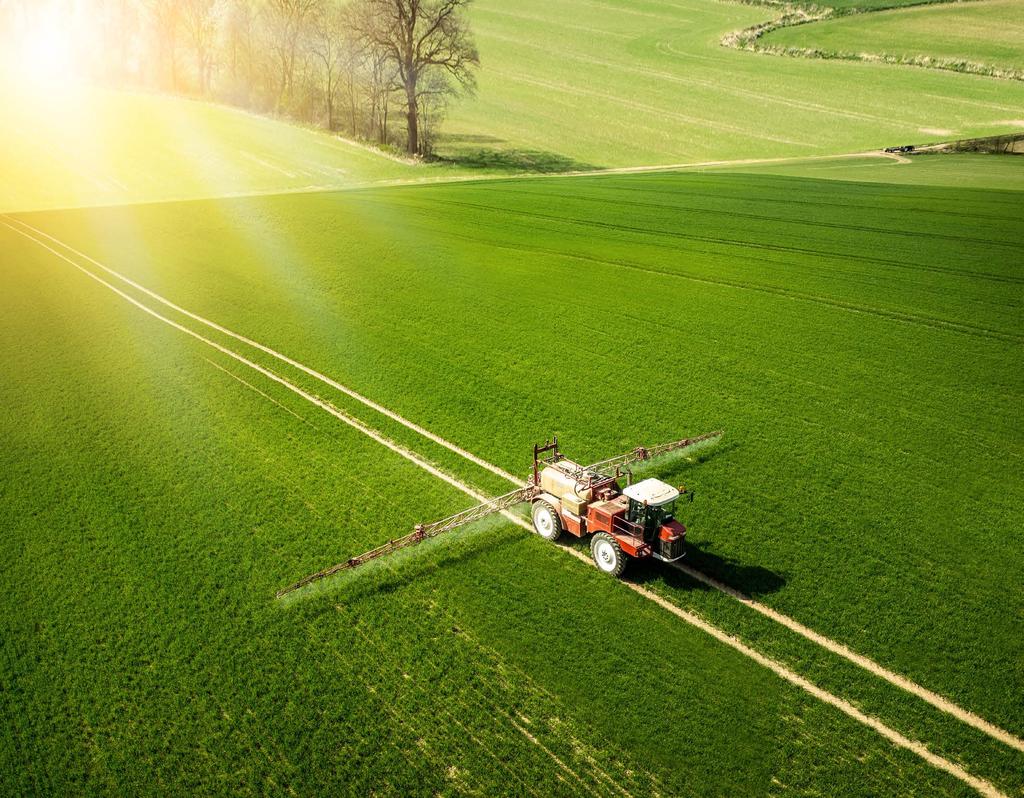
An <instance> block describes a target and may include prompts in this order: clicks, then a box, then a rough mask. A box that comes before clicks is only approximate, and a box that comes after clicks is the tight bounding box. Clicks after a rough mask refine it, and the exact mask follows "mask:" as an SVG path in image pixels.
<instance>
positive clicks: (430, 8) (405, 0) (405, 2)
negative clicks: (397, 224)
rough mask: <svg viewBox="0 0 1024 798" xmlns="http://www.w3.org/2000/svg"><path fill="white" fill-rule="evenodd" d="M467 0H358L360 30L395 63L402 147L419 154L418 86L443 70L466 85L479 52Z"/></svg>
mask: <svg viewBox="0 0 1024 798" xmlns="http://www.w3.org/2000/svg"><path fill="white" fill-rule="evenodd" d="M471 2H472V0H361V4H360V11H361V13H360V14H359V17H358V20H359V24H360V26H361V32H362V33H363V35H364V36H365V37H366V39H367V40H368V41H369V42H370V43H372V44H373V45H374V46H375V47H377V48H380V50H382V51H383V52H385V53H386V54H387V55H388V56H389V57H390V58H391V59H392V60H393V61H394V63H395V65H396V67H397V71H398V77H399V79H400V80H401V85H402V89H403V90H404V93H405V104H406V129H407V133H408V137H407V146H408V150H409V154H410V155H419V154H421V153H422V149H421V145H420V136H419V121H420V118H419V116H420V115H419V85H420V81H421V79H423V77H424V76H425V75H427V74H429V73H430V72H442V73H444V74H446V75H447V76H449V77H451V78H453V79H454V80H455V81H456V82H457V83H458V84H459V85H461V86H462V87H464V88H466V89H471V88H472V87H473V85H474V80H473V72H472V68H473V67H475V66H479V65H480V56H479V54H478V53H477V49H476V45H475V44H474V43H473V38H472V36H471V35H470V32H469V24H468V22H467V20H466V16H465V13H464V12H465V10H466V8H467V7H468V6H469V4H470V3H471Z"/></svg>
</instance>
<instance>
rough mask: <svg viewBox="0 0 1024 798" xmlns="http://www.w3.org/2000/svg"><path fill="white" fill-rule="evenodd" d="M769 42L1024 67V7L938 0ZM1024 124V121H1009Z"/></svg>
mask: <svg viewBox="0 0 1024 798" xmlns="http://www.w3.org/2000/svg"><path fill="white" fill-rule="evenodd" d="M763 41H764V43H765V44H770V45H779V46H783V47H805V48H811V49H815V50H821V51H825V52H831V53H851V54H859V53H874V54H878V55H883V54H884V55H891V56H900V57H908V58H933V59H937V60H941V61H947V62H960V61H968V62H972V63H975V64H984V65H987V66H991V67H993V68H996V69H1004V70H1016V71H1018V72H1019V71H1024V6H1022V5H1021V3H1020V2H1018V0H981V1H980V2H969V3H938V4H933V5H923V6H915V7H913V8H905V9H897V10H892V11H883V12H880V13H873V14H854V15H850V16H843V17H838V18H835V19H829V20H825V21H822V22H815V23H812V24H809V25H796V26H793V27H788V28H780V29H778V30H776V31H773V32H772V33H769V34H768V35H767V36H765V37H764V39H763ZM1007 124H1015V125H1017V126H1019V127H1024V120H1020V119H1018V120H1017V121H1016V122H1008V123H1007Z"/></svg>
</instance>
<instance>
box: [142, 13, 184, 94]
mask: <svg viewBox="0 0 1024 798" xmlns="http://www.w3.org/2000/svg"><path fill="white" fill-rule="evenodd" d="M147 4H148V6H149V15H150V19H151V22H152V31H153V38H154V39H155V41H156V50H157V61H158V65H159V69H160V78H159V79H160V81H161V82H163V83H164V84H165V85H166V86H167V87H168V88H170V89H171V91H177V90H178V36H179V35H180V33H181V4H180V0H148V3H147Z"/></svg>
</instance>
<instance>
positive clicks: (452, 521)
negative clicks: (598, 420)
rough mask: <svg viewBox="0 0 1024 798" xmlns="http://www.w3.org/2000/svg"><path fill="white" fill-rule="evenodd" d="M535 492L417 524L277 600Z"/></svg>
mask: <svg viewBox="0 0 1024 798" xmlns="http://www.w3.org/2000/svg"><path fill="white" fill-rule="evenodd" d="M533 492H534V488H533V487H531V486H529V485H527V486H525V487H522V488H516V490H514V491H512V492H510V493H506V494H504V495H502V496H498V497H497V498H494V499H489V500H488V501H485V502H483V503H482V504H478V505H476V506H475V507H470V508H469V509H468V510H463V511H462V512H459V513H455V515H450V516H448V517H447V518H442V519H441V520H440V521H432V522H431V523H429V524H417V525H416V528H415V529H414V530H413V531H412V532H410V533H409V534H408V535H406V536H405V537H402V538H398V539H396V540H389V541H388V542H387V543H385V544H383V545H382V546H378V547H377V548H375V549H370V550H369V551H366V552H363V553H362V554H360V555H358V556H356V557H352V558H350V559H348V560H345V562H340V563H338V564H337V565H332V566H331V567H330V568H325V569H324V570H322V571H317V572H316V573H315V574H310V575H309V576H307V577H304V578H303V579H300V580H299V581H298V582H296V583H295V584H293V585H289V586H288V587H286V588H282V589H281V590H278V591H277V597H278V598H281V596H284V595H286V594H288V593H291V592H292V591H294V590H298V589H299V588H300V587H305V586H306V585H308V584H311V583H313V582H317V581H319V580H321V579H326V578H327V577H328V576H334V574H336V573H339V572H341V571H346V570H348V569H350V568H355V567H357V566H360V565H362V564H363V563H367V562H369V561H370V560H376V559H377V558H378V557H383V556H384V555H386V554H393V553H394V552H396V551H399V550H401V549H407V548H409V547H410V546H415V545H416V544H417V543H422V542H423V541H424V540H427V539H428V538H435V537H437V536H438V535H442V534H444V533H445V532H451V531H452V530H454V529H458V528H459V527H461V526H466V524H472V523H473V522H475V521H479V520H481V519H482V518H485V517H487V516H488V515H492V514H494V513H500V512H502V511H503V510H507V509H508V508H509V507H513V506H515V505H517V504H519V503H520V502H525V501H529V500H530V499H531V498H532V495H533Z"/></svg>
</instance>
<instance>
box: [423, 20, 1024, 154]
mask: <svg viewBox="0 0 1024 798" xmlns="http://www.w3.org/2000/svg"><path fill="white" fill-rule="evenodd" d="M774 13H775V11H774V10H772V9H766V8H763V7H757V6H749V5H740V4H732V3H717V2H711V0H678V2H672V3H664V2H654V1H653V0H640V1H639V2H638V1H637V0H609V1H608V2H603V1H602V2H598V1H597V0H522V2H517V3H515V4H514V5H510V4H508V3H506V2H502V0H480V2H477V3H475V4H474V6H473V9H472V19H473V24H474V29H475V31H476V34H477V38H478V43H479V47H480V54H481V59H482V68H481V70H480V75H479V84H480V85H479V91H478V93H477V96H476V98H475V99H474V100H461V101H459V102H458V103H456V104H455V105H453V108H452V114H451V118H450V120H449V121H448V122H447V123H446V125H445V131H446V133H447V134H448V137H447V140H446V141H445V142H443V145H442V148H441V149H442V152H444V153H446V154H448V155H449V156H452V157H457V158H460V159H463V160H464V161H466V162H469V163H478V162H485V163H489V164H492V165H493V164H495V163H501V162H505V163H506V164H507V165H509V166H511V167H514V166H516V165H517V164H520V163H522V162H524V161H525V162H530V163H537V162H540V163H542V164H543V163H548V164H550V165H551V168H564V167H565V166H566V165H570V166H585V165H591V166H621V165H630V164H654V163H684V162H697V161H705V160H719V159H736V158H749V157H770V156H783V155H790V156H791V155H821V154H828V153H843V152H853V151H857V150H862V149H873V148H877V147H881V146H884V145H885V144H888V143H891V142H893V141H897V142H903V141H904V140H906V141H910V142H916V141H919V140H921V138H922V137H923V136H924V137H929V138H932V137H934V134H932V133H929V132H927V131H934V130H943V131H949V133H948V135H951V136H952V135H955V136H966V135H985V134H993V133H997V132H1001V131H1005V130H1006V120H1007V119H1016V118H1018V117H1020V115H1021V112H1020V109H1021V108H1024V84H1018V83H1011V82H1004V81H983V80H979V79H978V78H976V77H974V76H965V75H958V74H955V73H945V72H939V71H925V70H907V69H900V68H893V67H891V66H887V65H884V64H864V63H852V62H830V61H821V60H809V59H773V60H772V61H771V62H766V61H765V59H766V58H768V57H769V56H765V55H759V54H756V53H751V52H744V51H738V50H733V49H730V48H725V47H722V46H721V44H720V41H721V38H722V36H723V35H724V34H726V33H728V32H729V31H733V30H738V29H741V28H745V27H748V26H750V25H753V24H755V23H757V22H760V21H764V20H766V19H769V18H770V17H771V16H772V15H773V14H774ZM866 18H867V15H865V19H866ZM794 30H796V29H794ZM807 30H808V31H811V30H812V28H808V29H807Z"/></svg>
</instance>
